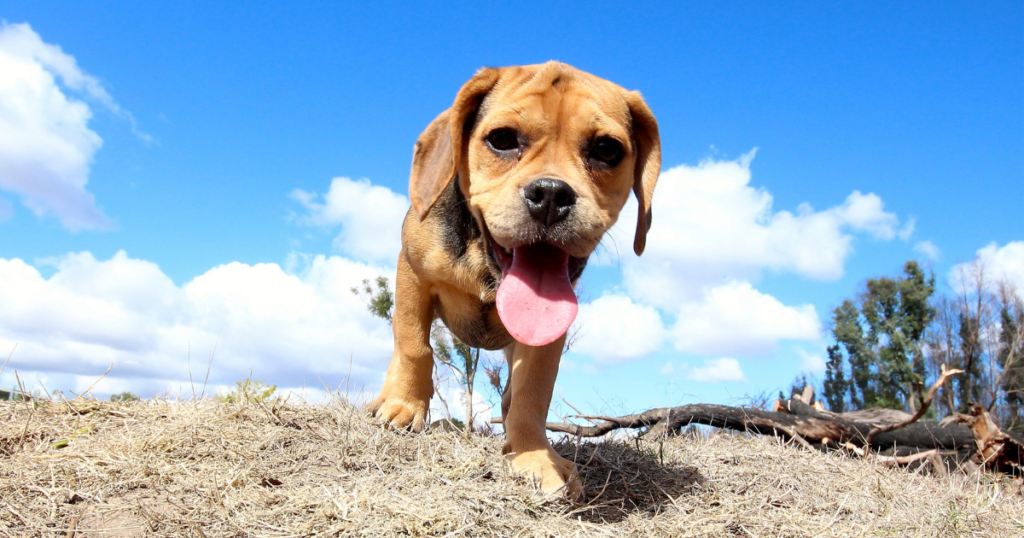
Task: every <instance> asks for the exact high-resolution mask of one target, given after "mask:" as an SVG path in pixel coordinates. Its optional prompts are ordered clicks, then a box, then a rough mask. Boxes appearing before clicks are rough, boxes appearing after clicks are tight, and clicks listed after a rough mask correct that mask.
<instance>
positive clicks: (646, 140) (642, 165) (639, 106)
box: [626, 92, 661, 256]
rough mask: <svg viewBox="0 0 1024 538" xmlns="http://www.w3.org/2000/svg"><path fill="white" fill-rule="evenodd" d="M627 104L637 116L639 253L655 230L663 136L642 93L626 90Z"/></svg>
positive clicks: (636, 245) (635, 249)
mask: <svg viewBox="0 0 1024 538" xmlns="http://www.w3.org/2000/svg"><path fill="white" fill-rule="evenodd" d="M626 103H627V104H628V105H629V113H630V115H631V116H632V117H633V140H634V142H635V143H636V169H635V170H634V177H633V193H634V194H636V200H637V202H638V205H639V210H638V213H637V219H636V236H635V237H634V239H633V252H636V255H637V256H639V255H641V254H643V253H644V247H645V246H646V245H647V231H648V230H650V229H651V218H652V215H651V197H653V196H654V185H655V183H657V182H658V174H659V173H660V172H661V137H660V136H659V135H658V120H656V119H654V114H653V113H651V109H650V108H648V106H647V103H645V102H644V100H643V98H642V97H640V93H639V92H626Z"/></svg>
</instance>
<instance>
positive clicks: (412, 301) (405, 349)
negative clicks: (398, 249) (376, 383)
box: [370, 251, 434, 431]
mask: <svg viewBox="0 0 1024 538" xmlns="http://www.w3.org/2000/svg"><path fill="white" fill-rule="evenodd" d="M433 321H434V308H433V299H432V298H431V296H430V292H429V290H428V289H427V287H426V286H425V285H424V284H423V283H422V281H421V280H420V278H419V277H418V276H417V275H416V273H415V271H413V269H412V267H411V266H410V265H409V261H408V260H407V259H406V254H405V251H402V253H401V254H400V255H399V256H398V273H397V275H396V276H395V311H394V315H393V316H392V318H391V324H392V328H393V329H394V333H395V351H394V354H393V355H392V356H391V365H390V366H388V373H387V375H386V376H385V377H384V387H383V388H382V389H381V391H380V396H378V397H377V399H376V400H374V401H373V403H372V404H370V411H371V412H373V413H374V415H375V416H376V417H377V418H380V419H383V420H385V421H387V422H388V423H389V424H390V425H391V426H393V427H395V428H406V427H409V428H411V429H412V430H413V431H420V430H422V429H423V421H424V420H425V419H426V416H427V407H428V406H429V404H430V397H431V396H433V395H434V381H433V379H432V377H431V376H432V374H433V371H434V354H433V351H432V350H431V347H430V324H431V323H432V322H433Z"/></svg>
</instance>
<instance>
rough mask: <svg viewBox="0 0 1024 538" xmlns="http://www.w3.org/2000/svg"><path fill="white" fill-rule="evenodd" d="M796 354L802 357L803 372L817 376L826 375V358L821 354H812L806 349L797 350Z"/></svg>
mask: <svg viewBox="0 0 1024 538" xmlns="http://www.w3.org/2000/svg"><path fill="white" fill-rule="evenodd" d="M796 354H797V355H799V356H800V371H801V372H807V373H810V374H815V375H821V374H823V373H825V366H826V363H825V358H824V357H822V356H821V354H820V353H810V352H808V351H806V350H804V349H800V348H796Z"/></svg>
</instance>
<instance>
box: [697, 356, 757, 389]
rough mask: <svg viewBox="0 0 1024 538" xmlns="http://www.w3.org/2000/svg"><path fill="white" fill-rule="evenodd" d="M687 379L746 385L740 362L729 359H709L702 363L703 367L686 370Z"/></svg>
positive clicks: (745, 377)
mask: <svg viewBox="0 0 1024 538" xmlns="http://www.w3.org/2000/svg"><path fill="white" fill-rule="evenodd" d="M685 375H686V378H687V379H690V380H693V381H698V382H700V383H721V382H722V381H732V382H734V383H746V381H747V376H745V375H743V369H742V368H740V362H739V361H737V360H736V359H731V358H729V357H722V358H720V359H709V360H705V361H704V366H698V367H696V368H686V370H685Z"/></svg>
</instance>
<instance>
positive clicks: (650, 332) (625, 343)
mask: <svg viewBox="0 0 1024 538" xmlns="http://www.w3.org/2000/svg"><path fill="white" fill-rule="evenodd" d="M576 327H577V328H578V330H579V332H578V339H577V341H576V342H575V343H574V344H573V348H572V350H573V351H576V352H579V353H583V354H585V355H589V356H591V357H593V358H594V359H595V360H597V361H598V362H601V363H605V364H609V363H617V362H624V361H628V360H631V359H637V358H641V357H644V356H646V355H649V354H651V353H653V352H654V351H657V349H658V347H660V346H661V343H662V341H663V340H664V333H665V327H664V325H663V324H662V322H661V316H660V315H659V314H658V312H657V311H656V310H655V309H654V308H652V307H650V306H643V305H639V304H636V303H634V302H633V301H632V300H630V298H629V297H626V296H625V295H605V296H603V297H601V298H600V299H597V300H596V301H593V302H590V303H586V304H583V305H580V313H579V316H578V318H577V321H576Z"/></svg>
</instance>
